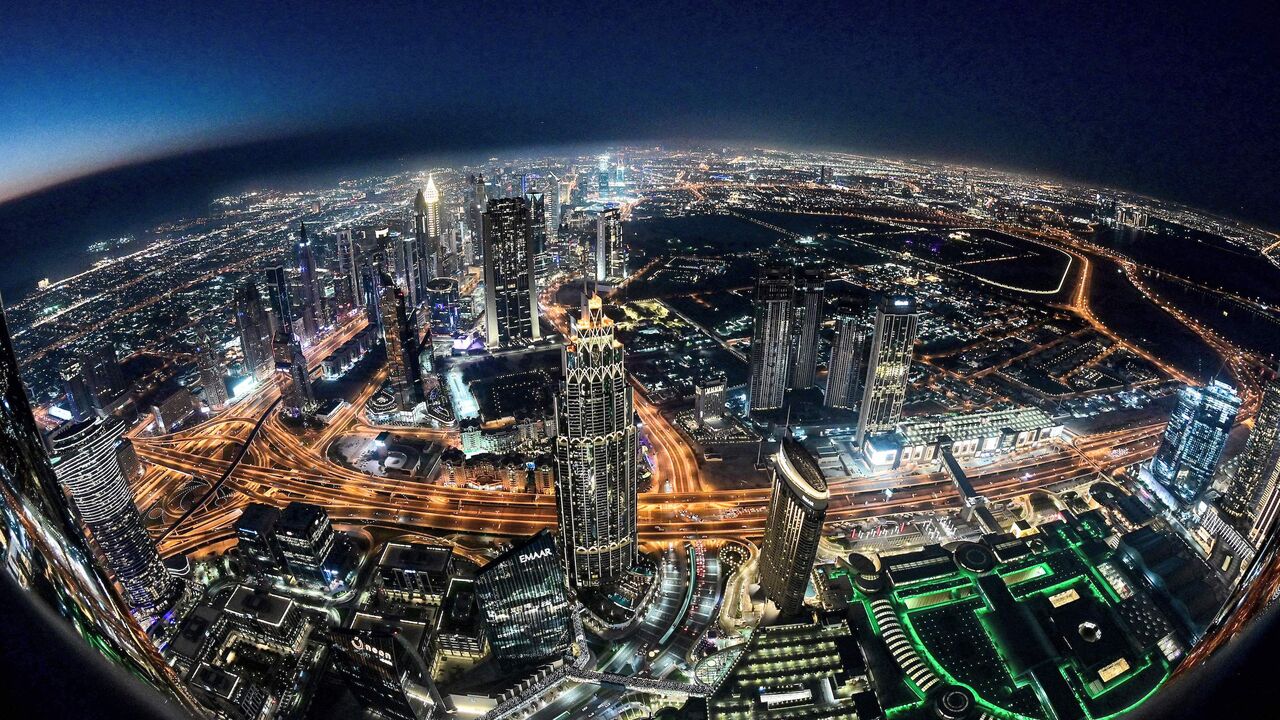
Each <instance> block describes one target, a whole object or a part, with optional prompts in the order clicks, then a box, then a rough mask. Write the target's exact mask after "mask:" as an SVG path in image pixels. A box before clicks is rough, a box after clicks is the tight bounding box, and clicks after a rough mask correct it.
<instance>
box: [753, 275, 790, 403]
mask: <svg viewBox="0 0 1280 720" xmlns="http://www.w3.org/2000/svg"><path fill="white" fill-rule="evenodd" d="M793 299H794V293H793V291H792V287H791V273H790V272H788V271H786V270H780V269H776V268H775V269H768V270H763V271H761V273H760V275H759V276H758V277H757V278H756V295H755V322H754V324H753V332H752V334H751V382H750V384H749V389H748V397H749V400H750V408H751V412H753V413H754V412H758V411H761V410H774V409H777V408H780V407H782V403H783V400H784V398H785V396H786V392H787V366H788V362H789V360H790V355H791V322H792V320H793V317H792V315H793V310H792V302H793Z"/></svg>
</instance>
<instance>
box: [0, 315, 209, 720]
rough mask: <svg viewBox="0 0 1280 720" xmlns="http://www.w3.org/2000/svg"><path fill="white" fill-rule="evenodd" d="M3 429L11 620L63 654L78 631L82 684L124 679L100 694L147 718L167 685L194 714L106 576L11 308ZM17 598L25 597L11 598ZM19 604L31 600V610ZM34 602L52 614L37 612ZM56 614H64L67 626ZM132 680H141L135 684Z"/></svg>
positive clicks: (5, 334) (2, 506) (2, 496)
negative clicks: (50, 432)
mask: <svg viewBox="0 0 1280 720" xmlns="http://www.w3.org/2000/svg"><path fill="white" fill-rule="evenodd" d="M0 428H3V429H4V431H3V432H0V545H3V547H4V548H5V561H4V562H3V563H0V583H4V584H5V587H4V588H3V592H4V596H5V598H6V599H7V601H8V602H7V604H6V621H7V622H9V623H11V624H12V623H17V622H21V621H22V620H23V619H26V620H36V621H38V622H39V621H42V622H40V624H39V625H37V626H36V627H32V628H28V630H29V631H30V636H31V637H39V636H40V635H41V634H44V635H45V637H44V638H43V640H44V642H43V646H44V648H45V650H47V651H49V655H53V656H55V657H56V651H55V648H58V647H59V646H63V647H65V646H66V645H67V643H66V642H64V638H67V637H68V635H64V633H63V632H62V631H69V632H74V633H75V634H76V635H78V636H79V637H80V638H81V639H83V640H84V641H85V642H84V644H83V645H81V646H79V648H78V649H83V650H86V651H89V652H85V653H83V654H82V655H77V656H75V660H74V663H73V664H74V666H75V667H76V670H77V673H79V674H80V676H81V678H82V680H81V681H83V682H85V683H86V685H87V686H90V687H92V686H94V685H96V686H98V687H106V686H107V685H106V684H107V683H123V685H116V687H118V688H119V689H120V690H121V691H122V692H121V693H120V694H117V695H114V697H111V696H106V697H101V698H100V700H101V701H103V702H106V701H111V700H114V701H116V704H115V707H116V708H118V709H119V710H123V709H124V708H125V707H126V704H125V703H126V702H127V701H129V700H132V701H133V702H134V703H136V704H135V706H134V709H135V710H136V711H137V712H138V713H139V715H143V714H146V713H148V711H150V710H152V708H145V707H139V706H138V704H140V703H139V701H140V700H141V699H142V698H145V697H149V696H148V695H145V694H144V693H147V692H149V691H150V690H151V689H152V688H154V689H156V690H159V691H160V695H161V697H163V698H165V699H167V700H169V701H172V702H175V703H176V704H178V705H179V706H180V707H181V708H183V710H185V711H186V712H187V713H191V714H192V715H196V714H197V713H198V712H199V705H198V704H197V703H196V701H195V699H194V698H193V697H191V695H190V693H188V692H187V690H186V689H185V687H184V686H183V685H182V683H181V682H180V681H179V679H178V677H177V675H176V673H175V672H174V670H173V669H172V668H170V667H169V666H168V665H166V664H165V663H164V661H163V660H162V659H161V657H160V655H159V653H157V652H156V650H155V648H154V647H153V646H152V644H151V641H150V639H149V638H148V637H147V636H146V634H145V633H144V632H143V631H142V628H141V627H139V626H138V624H137V622H135V621H134V619H133V617H132V616H131V615H130V613H129V611H128V608H127V607H126V606H125V601H124V600H122V599H121V598H120V596H119V595H117V594H116V593H115V592H113V591H112V590H111V589H110V583H109V582H108V581H107V579H106V572H105V571H104V570H103V568H101V567H100V566H99V565H98V564H97V563H95V562H94V561H93V556H92V553H91V551H90V549H89V543H88V540H87V538H86V537H85V536H84V534H83V532H82V530H81V529H80V527H79V525H78V523H77V521H76V520H75V517H74V514H73V512H72V509H71V507H70V505H69V504H68V503H67V502H66V500H65V495H64V494H63V491H62V488H61V487H60V486H59V483H58V479H57V475H56V474H55V472H54V470H53V468H52V467H51V466H50V464H49V458H48V456H47V455H46V454H45V449H44V444H43V442H42V441H41V438H40V430H39V427H38V426H37V425H36V421H35V417H34V415H33V414H32V412H31V404H30V401H29V400H28V399H27V393H26V390H25V389H24V387H23V385H22V379H21V377H20V375H19V373H18V361H17V357H16V355H15V353H14V349H13V344H12V341H11V339H10V335H9V328H8V322H7V319H6V318H5V314H4V312H3V309H0ZM18 598H23V600H24V601H25V602H22V603H18V602H13V601H16V600H17V599H18ZM28 603H29V605H28ZM19 605H28V607H27V608H26V610H27V611H23V608H21V607H18V606H19ZM35 608H40V609H41V610H42V611H47V612H35V611H34V610H35ZM56 618H62V619H65V620H66V623H65V625H63V624H62V622H61V621H60V620H58V619H56ZM71 642H72V643H76V642H77V641H75V640H71ZM93 650H98V651H100V654H99V653H94V652H92V651H93ZM49 655H46V656H45V657H48V656H49ZM65 657H67V659H70V658H71V657H72V656H70V655H67V656H65ZM33 660H34V658H33ZM104 660H106V661H109V662H110V663H113V664H115V665H116V666H118V667H120V668H122V669H124V670H125V671H126V672H125V673H124V674H119V675H117V674H108V673H106V672H104V670H105V668H106V664H105V663H104V662H103V661H104ZM134 677H137V678H141V679H142V680H143V682H141V683H137V684H134V683H133V680H132V678H134ZM64 687H71V685H65V686H64ZM148 716H154V715H150V714H149V715H148ZM175 716H176V713H175Z"/></svg>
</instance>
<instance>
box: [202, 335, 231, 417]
mask: <svg viewBox="0 0 1280 720" xmlns="http://www.w3.org/2000/svg"><path fill="white" fill-rule="evenodd" d="M196 340H197V341H198V343H199V344H198V345H197V346H196V368H197V369H198V370H199V372H200V387H201V388H203V389H204V401H205V402H206V403H208V404H209V409H210V410H214V411H217V410H221V409H222V408H223V407H224V406H225V405H226V404H227V379H226V376H227V369H226V367H225V366H224V365H223V364H222V350H221V348H219V347H218V346H217V345H216V344H215V343H214V342H213V341H212V340H210V339H209V333H207V332H205V329H204V328H200V329H199V330H197V331H196Z"/></svg>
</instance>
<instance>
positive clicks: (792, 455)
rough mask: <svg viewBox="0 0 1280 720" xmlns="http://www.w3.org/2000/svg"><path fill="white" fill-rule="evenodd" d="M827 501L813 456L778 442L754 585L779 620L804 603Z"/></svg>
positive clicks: (794, 444)
mask: <svg viewBox="0 0 1280 720" xmlns="http://www.w3.org/2000/svg"><path fill="white" fill-rule="evenodd" d="M830 498H831V494H830V491H828V489H827V483H826V481H825V480H823V477H822V470H821V469H820V468H819V467H818V464H817V463H816V462H814V460H813V457H812V456H811V455H810V454H809V452H808V451H806V450H805V449H804V447H803V446H801V445H800V443H798V442H796V441H795V440H793V439H792V438H790V437H787V438H785V439H783V441H782V447H781V448H779V449H778V454H777V455H775V456H774V460H773V493H772V494H771V495H770V497H769V516H768V518H767V519H766V520H765V528H764V544H763V545H761V547H760V586H761V588H763V589H764V594H765V597H767V598H768V599H770V600H772V601H773V602H774V604H776V605H777V606H778V609H779V610H781V611H782V614H783V615H790V614H792V613H794V612H796V611H797V610H799V609H800V606H801V605H802V604H803V602H804V594H805V590H806V589H807V588H808V587H809V574H810V573H811V572H812V571H813V561H814V559H815V558H816V557H817V554H818V541H819V540H820V539H821V538H822V522H823V520H824V519H825V518H826V515H827V503H828V502H829V501H830Z"/></svg>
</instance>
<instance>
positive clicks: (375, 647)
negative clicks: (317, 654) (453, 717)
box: [332, 627, 441, 720]
mask: <svg viewBox="0 0 1280 720" xmlns="http://www.w3.org/2000/svg"><path fill="white" fill-rule="evenodd" d="M332 634H333V647H334V660H335V662H334V668H335V669H336V670H337V672H338V675H339V676H340V677H342V679H343V681H344V682H345V683H346V685H347V687H348V688H350V689H351V694H352V695H355V697H356V700H358V701H359V703H360V704H361V705H362V706H363V707H364V708H365V709H367V710H370V711H372V712H374V713H376V714H377V715H378V716H380V717H384V718H388V719H389V720H427V718H430V717H432V716H433V715H434V714H435V712H436V710H438V709H439V707H438V706H439V705H440V704H441V703H440V700H439V696H438V694H437V693H436V691H435V688H434V687H433V686H432V682H431V678H430V676H429V674H428V671H427V668H426V666H425V665H424V663H423V660H422V657H421V656H420V655H419V654H418V652H417V650H416V649H415V648H413V647H412V646H411V645H410V644H409V642H408V641H407V640H406V639H405V638H404V637H402V636H401V634H400V632H399V631H398V630H397V629H396V628H392V627H378V628H374V629H370V630H355V629H341V630H334V631H332Z"/></svg>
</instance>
